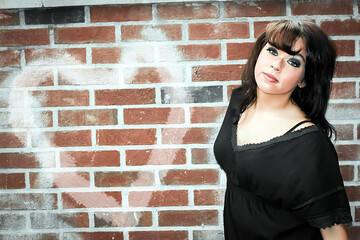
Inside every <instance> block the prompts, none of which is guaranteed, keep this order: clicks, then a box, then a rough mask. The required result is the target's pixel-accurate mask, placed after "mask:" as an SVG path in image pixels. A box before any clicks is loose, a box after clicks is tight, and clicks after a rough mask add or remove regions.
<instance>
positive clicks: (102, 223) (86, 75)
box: [0, 0, 360, 240]
mask: <svg viewBox="0 0 360 240" xmlns="http://www.w3.org/2000/svg"><path fill="white" fill-rule="evenodd" d="M359 8H360V2H359V1H353V0H351V1H348V0H338V1H316V2H315V1H314V2H311V1H310V2H309V1H298V2H295V1H285V0H284V1H270V2H269V1H258V2H256V3H250V2H241V3H240V2H211V3H186V4H185V3H177V4H144V5H114V6H80V7H69V8H53V9H17V10H0V68H1V69H0V70H1V71H0V189H1V190H0V238H1V239H125V240H128V239H131V240H136V239H150V240H151V239H178V240H180V239H189V240H192V239H193V240H198V239H214V240H215V239H216V240H217V239H222V238H223V236H222V225H223V218H222V208H223V207H222V205H223V194H224V189H225V183H226V178H225V176H224V174H223V172H222V171H221V170H220V169H219V166H218V165H217V164H216V162H215V160H214V157H213V155H212V143H213V141H214V138H215V137H216V134H217V131H218V128H219V125H220V123H221V121H222V117H223V114H224V111H225V109H226V106H227V104H228V99H229V93H230V92H231V90H232V89H233V88H234V87H236V86H238V85H239V84H240V76H241V72H242V70H243V67H244V64H245V63H246V58H247V57H248V55H249V51H250V49H251V47H252V45H253V42H254V41H255V39H256V37H257V36H259V34H261V33H262V32H263V30H264V26H265V25H266V24H267V23H268V22H269V21H272V20H279V19H288V18H296V19H304V18H310V19H313V20H314V21H315V22H316V23H317V24H318V25H319V26H320V27H321V28H322V29H323V30H324V31H325V32H327V33H328V34H330V35H331V36H332V38H333V39H334V40H335V44H336V46H337V47H338V52H339V58H338V64H337V69H336V73H335V78H334V84H333V92H332V95H331V97H332V99H331V104H330V109H329V112H328V117H329V119H330V121H331V122H332V123H333V124H334V125H335V126H336V128H337V130H338V140H337V141H336V147H337V150H338V153H339V158H340V165H341V171H342V174H343V177H344V180H345V185H346V188H347V192H348V194H349V199H350V201H351V211H352V215H353V217H354V223H353V225H354V226H353V227H352V228H349V229H348V232H349V235H350V239H352V240H354V239H359V236H360V99H359V97H360V96H359V95H360V83H359V82H360V78H359V77H360V15H359V12H360V9H359Z"/></svg>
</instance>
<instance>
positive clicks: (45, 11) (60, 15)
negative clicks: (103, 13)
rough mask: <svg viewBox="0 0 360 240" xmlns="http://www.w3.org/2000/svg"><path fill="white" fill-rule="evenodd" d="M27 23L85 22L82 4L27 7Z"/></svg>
mask: <svg viewBox="0 0 360 240" xmlns="http://www.w3.org/2000/svg"><path fill="white" fill-rule="evenodd" d="M24 12H25V23H26V24H65V23H82V22H85V10H84V7H82V6H79V7H78V6H76V7H56V8H37V9H26V10H25V11H24Z"/></svg>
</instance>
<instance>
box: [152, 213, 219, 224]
mask: <svg viewBox="0 0 360 240" xmlns="http://www.w3.org/2000/svg"><path fill="white" fill-rule="evenodd" d="M218 215H219V214H218V211H217V210H181V211H160V212H159V226H202V225H205V226H209V225H210V226H214V225H217V224H218Z"/></svg>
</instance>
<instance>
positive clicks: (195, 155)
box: [191, 148, 216, 164]
mask: <svg viewBox="0 0 360 240" xmlns="http://www.w3.org/2000/svg"><path fill="white" fill-rule="evenodd" d="M191 162H192V163H193V164H209V163H216V160H215V157H214V153H213V150H212V149H210V148H193V149H191Z"/></svg>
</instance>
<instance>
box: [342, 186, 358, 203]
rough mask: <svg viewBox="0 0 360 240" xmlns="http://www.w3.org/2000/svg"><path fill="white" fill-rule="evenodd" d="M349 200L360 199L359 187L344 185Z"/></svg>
mask: <svg viewBox="0 0 360 240" xmlns="http://www.w3.org/2000/svg"><path fill="white" fill-rule="evenodd" d="M345 189H346V193H347V196H348V199H349V202H355V201H360V187H359V186H345Z"/></svg>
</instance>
